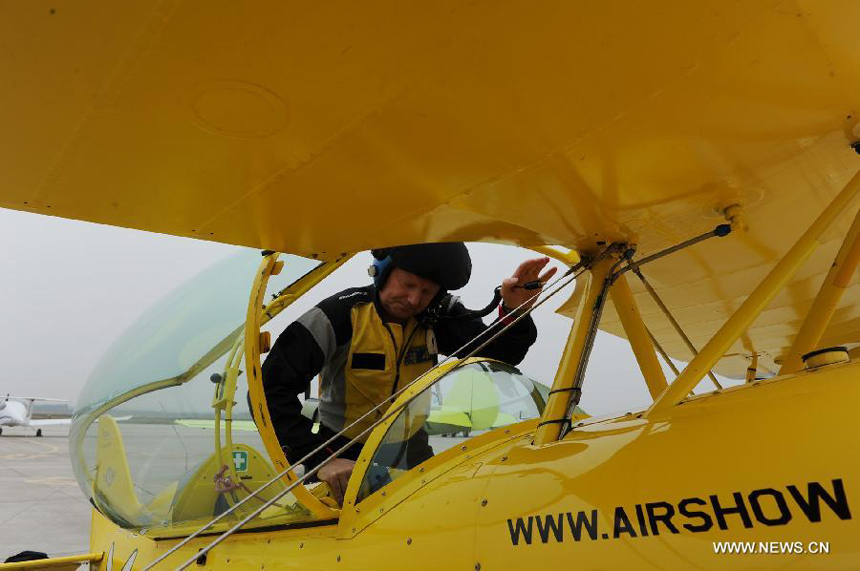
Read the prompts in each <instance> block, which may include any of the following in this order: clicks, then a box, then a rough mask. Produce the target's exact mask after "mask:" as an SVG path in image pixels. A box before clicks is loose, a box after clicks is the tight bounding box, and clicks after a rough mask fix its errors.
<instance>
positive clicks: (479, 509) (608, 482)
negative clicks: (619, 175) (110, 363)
mask: <svg viewBox="0 0 860 571" xmlns="http://www.w3.org/2000/svg"><path fill="white" fill-rule="evenodd" d="M858 373H860V362H851V363H847V364H843V365H836V366H831V367H827V368H825V369H822V370H819V371H815V372H805V373H802V374H798V375H792V376H786V377H781V378H774V379H770V380H767V381H756V382H754V383H749V384H745V385H741V386H738V387H734V388H731V389H726V390H722V391H715V392H714V393H709V394H706V395H702V396H698V397H695V398H692V399H690V400H687V401H685V402H684V403H682V404H681V405H679V406H676V407H673V408H671V409H670V410H669V411H667V412H665V413H661V414H659V415H651V416H645V415H642V414H640V413H639V412H632V413H628V414H624V415H621V416H616V417H614V418H607V419H594V420H589V421H585V422H584V423H581V424H579V425H577V426H575V427H574V428H573V430H571V431H570V432H569V433H568V434H567V435H566V436H565V437H564V438H563V439H561V440H559V441H557V442H554V443H551V444H547V445H543V446H535V445H533V444H532V438H533V434H534V429H535V426H536V421H529V422H525V423H520V424H517V425H512V426H509V427H504V428H500V429H496V430H494V431H492V432H490V433H487V434H484V435H481V436H478V437H475V438H473V439H470V440H468V441H466V442H465V443H464V445H463V447H462V448H460V447H458V448H455V449H452V450H450V451H447V452H446V453H443V454H441V455H439V456H438V457H436V458H433V459H431V460H430V461H428V462H427V464H426V468H425V469H420V470H419V469H418V468H414V469H412V470H410V471H409V472H408V473H406V474H405V475H403V476H401V477H399V478H398V479H396V480H395V481H394V482H392V483H391V484H389V485H388V486H386V487H385V488H383V490H382V491H380V492H376V493H374V494H372V495H370V496H369V497H367V498H365V499H364V500H363V501H361V502H360V503H358V504H357V505H356V504H353V505H350V504H347V505H346V506H345V509H343V510H342V511H341V513H340V519H339V521H335V522H330V523H325V524H322V522H321V524H322V525H315V526H313V527H304V528H294V529H280V530H278V529H275V530H267V531H265V532H248V533H243V534H236V535H233V536H232V537H230V538H229V539H227V540H226V541H225V542H224V543H223V544H222V545H220V546H218V547H216V548H215V549H214V550H213V551H212V552H211V553H209V555H208V559H207V566H208V567H209V568H218V567H220V566H222V565H223V566H225V567H226V565H227V564H228V562H230V563H234V564H235V563H239V564H244V565H247V566H248V567H249V568H256V567H259V566H260V565H265V564H266V563H267V562H271V561H278V562H279V565H280V566H282V567H283V568H296V569H306V568H319V569H329V568H331V569H365V568H367V562H368V561H371V560H372V561H373V562H374V563H373V567H374V568H375V569H400V568H404V567H408V568H410V569H434V570H435V569H439V568H444V569H478V568H481V569H499V568H520V567H525V566H528V567H537V568H546V567H550V566H554V565H557V563H558V562H560V561H570V562H572V563H573V562H574V561H575V562H576V563H575V564H576V566H577V568H582V569H591V568H642V567H645V568H664V569H668V568H687V567H699V568H711V567H714V568H716V567H721V566H724V565H725V564H726V562H729V563H731V564H732V565H733V566H737V567H739V568H747V567H755V568H771V567H778V568H808V567H809V566H811V565H815V562H816V561H823V558H830V559H829V561H830V562H833V561H837V560H838V561H842V562H845V563H846V564H849V566H850V563H851V562H853V563H854V564H856V562H857V558H858V557H860V548H858V545H857V543H856V541H855V539H856V537H857V536H858V534H860V526H858V524H857V522H856V520H855V519H854V517H853V516H854V513H855V512H856V509H857V506H856V501H857V495H856V494H857V493H858V492H857V491H858V489H860V459H858V458H857V456H856V455H855V454H853V453H852V452H851V450H852V446H853V443H852V442H851V435H853V434H856V432H857V429H858V428H860V427H858V421H857V418H856V415H855V414H854V411H853V403H854V402H856V400H857V399H858V397H860V386H858V384H857V383H856V377H857V375H858ZM382 492H385V493H382ZM348 496H349V494H348ZM94 517H95V522H94V526H93V539H92V550H94V551H104V552H108V551H109V550H110V549H111V544H112V543H114V542H116V541H117V538H118V537H119V535H118V534H117V533H116V531H117V528H116V527H115V526H114V525H113V524H111V523H110V522H108V521H107V520H106V519H104V518H102V517H101V516H100V515H99V514H95V515H94ZM127 537H128V539H127V540H124V541H122V542H116V544H115V546H114V547H115V550H116V551H115V553H116V556H118V557H119V558H120V560H123V559H122V557H128V556H130V555H131V553H132V552H133V551H134V550H139V552H138V561H151V560H152V559H154V558H155V557H156V556H157V555H158V554H159V553H162V552H163V551H165V550H166V549H168V548H169V547H170V546H171V545H173V544H174V543H175V540H161V541H153V540H152V539H148V538H144V537H141V536H133V537H132V536H127ZM212 539H214V538H213V537H209V538H205V537H203V538H199V539H197V540H196V541H194V542H192V543H190V544H189V545H188V546H186V548H184V549H182V550H181V551H179V552H178V553H177V554H176V555H174V556H173V557H172V558H170V559H168V560H166V561H165V562H164V565H165V568H168V567H171V568H172V567H173V566H175V565H178V564H179V563H181V562H182V561H183V560H185V559H187V558H188V557H190V556H191V555H192V554H193V553H195V552H196V551H197V550H198V549H199V548H201V547H203V546H205V545H206V544H208V543H209V542H210V541H212ZM724 542H743V543H744V544H748V545H751V546H753V548H754V549H757V550H758V551H756V553H757V555H748V556H746V557H743V556H739V555H729V554H725V555H720V554H719V553H717V552H716V551H717V550H718V549H720V548H721V547H720V546H723V547H722V548H723V549H725V544H724ZM819 543H820V544H822V545H821V547H820V550H824V549H826V550H829V552H830V553H829V554H825V553H822V554H817V553H812V552H811V551H810V550H811V549H812V547H810V546H816V545H818V544H819ZM824 544H826V546H825V545H824ZM762 549H765V550H770V549H774V550H777V551H776V553H781V554H775V553H774V552H772V551H768V552H767V553H764V552H763V551H761V550H762ZM779 550H782V551H779ZM798 550H803V554H800V551H798Z"/></svg>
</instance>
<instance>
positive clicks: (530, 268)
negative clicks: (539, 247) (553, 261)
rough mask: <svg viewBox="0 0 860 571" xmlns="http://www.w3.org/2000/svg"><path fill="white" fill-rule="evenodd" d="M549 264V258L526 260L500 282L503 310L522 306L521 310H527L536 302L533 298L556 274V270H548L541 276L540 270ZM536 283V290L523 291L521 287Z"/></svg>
mask: <svg viewBox="0 0 860 571" xmlns="http://www.w3.org/2000/svg"><path fill="white" fill-rule="evenodd" d="M548 263H549V258H547V257H544V258H534V259H532V260H526V261H525V262H523V263H522V264H520V265H519V267H518V268H517V269H516V271H515V272H514V274H513V275H512V276H511V277H509V278H508V279H506V280H504V281H503V282H502V300H503V302H504V304H505V309H507V310H509V311H510V310H513V309H516V308H517V307H519V306H520V305H523V304H524V305H523V307H522V309H528V308H530V307H531V306H532V305H534V302H535V301H537V300H536V299H532V298H535V296H536V295H537V294H538V293H540V291H541V289H543V286H544V284H546V282H547V280H549V279H550V278H551V277H552V276H553V275H554V274H555V272H556V270H557V269H558V268H550V269H548V270H547V271H546V272H544V273H543V274H541V270H543V269H544V267H545V266H546V265H547V264H548ZM535 281H538V283H539V284H540V285H539V286H538V287H537V288H536V289H525V288H524V287H523V286H524V285H525V284H527V283H530V282H535Z"/></svg>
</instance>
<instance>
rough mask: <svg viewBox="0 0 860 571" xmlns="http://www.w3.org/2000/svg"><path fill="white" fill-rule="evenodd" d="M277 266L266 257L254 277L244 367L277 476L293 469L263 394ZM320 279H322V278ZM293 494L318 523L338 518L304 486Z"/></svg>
mask: <svg viewBox="0 0 860 571" xmlns="http://www.w3.org/2000/svg"><path fill="white" fill-rule="evenodd" d="M277 262H278V256H277V254H269V255H268V256H265V257H264V258H263V259H262V260H261V263H260V269H259V271H258V272H257V275H256V276H255V277H254V283H253V285H252V286H251V297H250V299H249V300H248V313H247V316H246V320H245V363H246V365H245V366H246V368H247V369H248V398H249V399H250V401H251V412H252V414H253V415H254V419H255V420H256V422H257V429H258V430H259V432H260V437H261V438H262V440H263V445H264V446H265V447H266V452H268V454H269V458H271V459H272V462H273V463H274V465H275V470H276V471H277V473H281V472H283V471H285V470H287V469H288V468H289V467H290V463H289V462H288V461H287V457H286V455H285V454H284V451H283V449H282V448H281V445H280V444H279V443H278V437H277V436H276V435H275V429H274V427H273V426H272V421H271V418H270V416H269V407H268V405H267V404H266V395H265V393H264V392H263V379H262V367H261V366H260V336H259V331H260V325H261V322H262V320H263V313H264V309H265V301H266V300H265V299H264V298H265V295H266V284H267V283H268V281H269V277H270V276H271V275H272V270H273V269H274V268H275V267H276V265H277ZM319 279H322V277H320V278H319ZM297 479H298V478H297V477H296V475H295V473H294V472H292V471H289V472H286V473H285V474H284V476H283V477H282V481H283V483H284V484H286V485H290V484H292V483H293V482H295V481H296V480H297ZM291 493H292V494H293V495H294V496H295V497H296V499H297V500H298V501H299V502H301V504H302V505H303V506H304V507H306V508H307V509H308V510H310V511H311V512H312V513H313V515H314V516H316V517H317V518H318V519H321V520H325V519H331V518H333V517H337V510H333V509H332V508H330V507H329V506H327V505H325V504H324V503H322V502H321V501H320V500H319V499H318V498H316V497H315V496H314V495H313V494H311V493H310V492H309V491H308V489H307V488H306V487H305V486H304V485H303V484H299V485H298V486H296V487H295V488H293V490H292V492H291Z"/></svg>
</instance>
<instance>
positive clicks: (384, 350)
mask: <svg viewBox="0 0 860 571" xmlns="http://www.w3.org/2000/svg"><path fill="white" fill-rule="evenodd" d="M372 254H373V257H374V261H373V265H372V266H371V268H370V272H369V273H370V274H371V275H372V276H373V285H369V286H365V287H357V288H350V289H346V290H344V291H341V292H340V293H337V294H335V295H333V296H331V297H329V298H327V299H325V300H323V301H321V302H320V303H319V304H318V305H317V306H315V307H314V308H312V309H311V310H310V311H308V312H307V313H305V314H304V315H302V316H301V317H300V318H299V319H298V320H296V321H295V322H293V323H291V324H290V325H289V326H288V327H287V328H286V329H285V330H284V332H283V333H282V334H281V335H280V336H279V337H278V339H277V341H276V342H275V344H274V346H273V347H272V350H271V352H270V353H269V355H268V357H267V358H266V361H265V362H264V363H263V388H264V391H265V395H266V401H267V403H268V407H269V414H270V416H271V419H272V424H273V427H274V430H275V434H276V435H277V437H278V440H279V442H280V444H281V446H282V447H283V449H284V452H285V453H286V456H287V459H288V460H289V461H290V462H291V463H295V462H297V461H298V460H299V459H301V458H302V457H304V456H305V455H307V454H308V453H310V452H311V451H313V450H314V449H316V448H318V447H319V446H320V445H321V444H323V443H324V442H326V441H327V440H329V439H330V438H331V437H332V436H334V435H335V434H336V433H338V432H340V431H342V430H343V429H345V428H347V427H349V428H347V430H346V431H345V432H344V435H343V436H340V437H338V438H337V439H336V440H335V441H334V442H333V443H332V444H331V445H329V446H327V447H326V448H324V449H323V450H321V451H320V452H318V453H316V454H314V455H313V456H312V457H311V458H310V459H309V460H307V461H305V463H304V467H305V469H306V470H310V469H312V468H313V467H315V466H317V465H318V464H320V463H321V462H322V461H323V460H324V459H325V458H326V457H327V456H329V455H331V454H332V453H333V452H334V451H336V450H338V449H340V448H341V447H342V446H344V445H346V444H347V443H348V442H349V441H350V440H352V439H354V438H356V437H358V436H359V435H360V434H361V433H362V431H364V430H365V429H366V428H367V427H369V426H370V425H371V424H373V422H375V421H376V420H378V419H379V418H380V417H381V416H383V415H384V414H385V411H386V409H387V408H388V406H382V407H380V409H379V410H378V411H377V412H375V413H373V414H370V415H368V416H367V418H364V419H363V420H360V421H358V422H356V420H358V419H360V418H361V417H362V416H363V415H365V414H366V413H367V412H368V411H370V410H371V409H373V408H374V407H375V406H377V405H378V404H379V403H383V402H385V401H386V400H389V401H392V402H393V400H392V395H393V394H395V393H396V392H397V391H399V390H400V389H402V388H403V387H404V386H406V385H408V384H409V383H411V382H412V381H413V380H414V379H416V378H417V377H418V376H420V375H421V374H422V373H424V372H426V371H427V370H429V369H430V368H431V367H433V365H434V364H435V363H436V362H437V355H438V354H440V353H441V354H443V355H451V354H454V353H455V352H456V354H457V356H465V355H467V354H468V353H469V352H470V351H471V350H472V349H474V348H475V347H477V346H479V345H480V344H481V343H482V342H483V341H485V340H486V339H481V340H479V341H478V342H476V343H470V341H471V340H472V339H474V338H475V337H476V336H477V335H478V334H480V333H481V332H482V331H484V330H485V329H486V327H487V326H486V325H485V324H484V323H483V321H481V319H480V318H478V317H473V316H470V315H468V311H467V310H466V309H465V308H464V307H463V305H462V304H460V303H459V302H457V301H456V300H455V299H453V298H452V297H451V296H449V295H447V292H448V291H450V290H456V289H459V288H461V287H463V286H465V285H466V283H467V282H468V281H469V277H470V275H471V271H472V262H471V259H470V257H469V252H468V250H467V249H466V246H465V245H464V244H463V243H461V242H448V243H438V244H416V245H411V246H399V247H393V248H385V249H381V250H373V251H372ZM548 261H549V258H537V259H532V260H528V261H525V262H523V263H522V264H520V266H519V267H518V268H517V269H516V271H515V272H514V273H513V275H512V277H510V278H508V279H506V280H504V282H503V283H502V286H501V294H502V304H501V305H500V306H499V312H500V315H503V316H504V315H506V314H507V315H509V316H510V318H509V319H508V321H510V320H511V319H513V317H514V315H513V313H512V311H513V309H514V308H517V307H520V306H521V305H523V304H525V305H523V309H525V308H528V307H530V306H531V305H532V303H533V302H530V301H529V299H530V298H532V297H533V296H534V295H535V294H536V293H538V291H539V290H537V289H525V288H523V287H522V286H523V285H524V284H526V283H529V282H535V281H538V283H540V284H542V283H545V281H546V280H547V279H548V278H550V277H551V276H552V275H553V274H554V273H555V268H551V269H550V270H548V271H547V272H545V273H544V275H540V272H541V271H542V270H543V268H544V266H546V264H547V262H548ZM536 337H537V330H536V328H535V325H534V322H533V321H532V319H531V316H525V317H524V318H523V319H520V320H519V321H518V322H517V323H515V324H514V325H513V326H512V327H511V328H510V329H509V330H507V331H506V332H505V333H504V334H502V335H501V336H499V337H498V338H496V339H495V340H494V341H492V342H491V343H490V344H489V345H487V346H486V347H485V348H483V349H482V350H481V351H480V352H479V356H481V357H487V358H492V359H497V360H500V361H504V362H506V363H509V364H511V365H517V364H518V363H519V362H520V361H522V360H523V358H524V357H525V355H526V352H527V351H528V349H529V347H530V346H531V345H532V344H533V343H534V341H535V339H536ZM317 374H319V375H320V404H319V413H320V426H319V431H318V432H317V433H313V432H312V431H311V428H312V426H313V423H312V421H311V420H310V419H308V418H306V417H305V416H303V415H302V414H301V410H302V405H301V402H300V401H299V397H298V395H299V394H301V393H304V392H305V391H306V390H307V388H308V386H309V383H310V381H311V379H313V377H314V376H315V375H317ZM350 425H352V426H350ZM421 434H423V436H424V442H423V445H424V447H425V448H426V453H425V457H427V456H430V455H432V451H430V448H429V445H427V441H426V433H424V432H423V431H422V433H421ZM366 437H367V435H364V436H363V437H361V438H359V439H358V441H357V442H356V443H355V444H354V445H352V446H351V447H350V448H349V449H348V450H347V451H346V452H345V453H343V454H342V455H341V456H340V457H339V458H336V459H335V460H333V461H331V462H329V463H328V464H327V465H325V466H323V467H322V468H321V469H320V470H319V472H317V474H316V476H317V477H318V478H319V479H320V480H322V481H325V482H327V483H328V484H329V485H330V486H331V489H332V493H333V494H334V496H335V498H336V499H337V500H338V502H339V503H341V502H342V498H343V494H344V492H345V491H346V486H347V482H348V480H349V476H350V474H351V473H352V469H353V467H354V464H355V460H356V459H357V458H358V455H359V453H360V452H361V446H362V443H363V442H364V441H365V440H366ZM417 448H418V449H420V448H421V445H420V444H419V445H418V446H417ZM412 449H413V450H415V449H416V446H413V447H412ZM419 454H420V452H419Z"/></svg>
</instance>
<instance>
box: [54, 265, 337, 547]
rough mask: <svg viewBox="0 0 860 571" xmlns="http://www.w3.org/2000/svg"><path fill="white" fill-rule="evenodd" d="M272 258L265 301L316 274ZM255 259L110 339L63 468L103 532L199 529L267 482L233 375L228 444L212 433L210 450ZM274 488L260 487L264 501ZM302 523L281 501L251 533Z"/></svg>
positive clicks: (213, 272)
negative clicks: (115, 527) (69, 470)
mask: <svg viewBox="0 0 860 571" xmlns="http://www.w3.org/2000/svg"><path fill="white" fill-rule="evenodd" d="M281 260H282V261H283V262H284V268H283V271H282V272H281V273H280V274H279V275H277V276H273V277H272V278H271V280H270V281H269V284H268V289H267V294H266V299H271V297H272V294H275V293H277V292H279V291H280V290H282V289H284V288H285V287H286V286H288V285H289V284H291V283H293V282H295V281H296V280H298V279H299V278H301V277H302V276H304V275H305V274H307V273H308V272H310V271H312V270H314V269H315V268H317V267H319V266H320V264H321V263H320V262H318V261H316V260H309V259H305V258H301V257H298V256H291V255H284V256H281ZM260 261H261V257H260V253H259V252H258V251H251V250H249V251H244V252H240V253H238V254H235V255H233V256H230V257H228V258H227V259H225V260H223V261H221V262H219V263H217V264H215V265H214V266H212V267H211V268H209V269H208V270H206V271H204V272H202V273H201V274H199V275H197V276H196V277H194V278H193V279H191V280H189V281H188V282H186V283H185V284H183V285H182V286H180V287H178V288H177V289H176V290H175V291H174V292H172V293H170V294H168V295H167V296H165V297H164V298H163V299H162V300H160V301H159V302H158V303H156V304H155V305H154V306H153V307H152V308H151V309H150V310H149V311H147V312H146V313H144V314H143V315H142V316H141V317H140V318H139V319H138V320H137V321H136V322H135V323H134V324H133V325H132V326H131V327H130V328H129V329H128V331H127V332H126V333H124V334H123V335H122V336H121V337H119V338H118V339H117V340H116V342H115V343H114V344H113V346H112V347H111V349H110V350H109V351H108V353H107V354H106V355H105V356H104V358H103V359H102V360H101V362H100V363H99V364H98V366H97V367H96V369H95V370H94V372H93V374H92V376H91V378H90V380H89V381H88V383H87V384H86V386H85V387H84V389H83V391H82V392H81V395H80V397H79V399H78V402H77V406H76V410H75V413H74V418H73V425H72V432H71V435H70V447H71V448H72V449H71V451H70V452H71V457H72V464H73V468H74V471H75V475H76V477H77V479H78V483H79V484H80V486H81V488H82V490H83V491H84V493H85V494H86V495H87V498H88V499H91V500H92V501H93V502H94V503H95V505H96V506H97V507H98V508H99V509H100V510H101V511H102V512H103V513H105V515H107V516H108V517H109V518H111V519H112V520H113V521H114V522H115V523H117V524H119V525H122V526H123V527H126V528H161V531H165V530H168V531H169V529H170V528H174V529H177V528H179V527H181V526H182V525H183V524H191V523H194V522H198V521H208V520H210V519H211V518H212V517H213V516H214V515H217V514H218V513H220V512H221V511H223V510H225V509H227V507H229V506H230V505H232V504H234V503H236V502H237V501H239V500H241V499H242V498H244V497H245V496H246V495H247V494H248V493H249V492H250V490H253V489H256V488H257V487H259V486H260V485H261V484H262V483H264V482H265V481H267V480H269V479H271V478H272V477H273V476H274V475H275V474H276V472H275V471H274V469H273V468H272V466H271V464H270V463H269V460H268V457H267V454H266V453H265V448H264V447H263V445H262V442H261V438H260V435H259V433H258V432H257V430H256V426H255V425H254V423H253V421H252V420H251V417H250V414H249V412H248V407H247V402H246V399H245V395H246V394H247V385H246V382H245V376H244V374H243V373H242V372H241V367H240V368H239V374H238V377H237V389H236V393H235V394H236V397H235V400H236V402H235V404H234V406H233V408H232V417H233V430H232V437H233V438H232V440H233V442H232V445H230V443H228V442H227V440H226V436H227V435H226V433H225V432H224V431H223V430H222V433H221V449H220V450H217V449H216V447H215V444H214V443H215V432H214V429H215V418H216V417H215V410H214V409H213V396H214V395H215V388H216V386H217V385H216V383H215V382H214V381H220V380H222V379H223V378H225V376H226V375H225V369H226V367H227V364H228V357H229V356H230V355H231V354H232V353H233V351H232V350H233V349H235V354H236V356H237V358H236V359H235V360H234V366H238V365H239V361H241V356H242V354H243V351H242V348H241V343H240V342H241V337H242V330H241V326H242V325H243V323H244V321H245V314H246V312H247V306H248V295H249V290H250V286H251V283H252V281H253V278H254V276H255V273H256V272H257V271H258V268H259V265H260ZM225 412H226V411H225ZM221 426H222V429H223V426H224V424H223V419H222V424H221ZM230 464H232V468H233V471H232V472H231V471H230V470H227V469H226V467H228V465H230ZM219 473H220V476H219ZM231 473H232V474H234V475H235V478H230V477H229V476H230V474H231ZM280 489H283V487H282V486H280V485H274V486H271V494H274V493H275V492H277V491H278V490H280ZM271 494H270V493H266V494H263V497H264V498H268V497H270V495H271ZM249 504H250V505H249V508H250V509H253V508H256V507H258V505H259V504H256V505H255V503H254V502H253V501H252V502H249ZM264 515H266V514H264ZM309 517H310V514H308V512H307V511H306V510H304V508H302V507H301V506H300V505H299V504H297V503H296V502H295V499H294V498H292V497H291V496H287V497H285V498H284V499H283V500H282V501H280V502H278V505H277V506H274V511H271V512H269V513H268V514H267V516H266V517H265V518H263V520H262V524H267V525H274V524H279V523H284V522H285V521H288V522H294V521H301V520H303V519H306V518H309Z"/></svg>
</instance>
